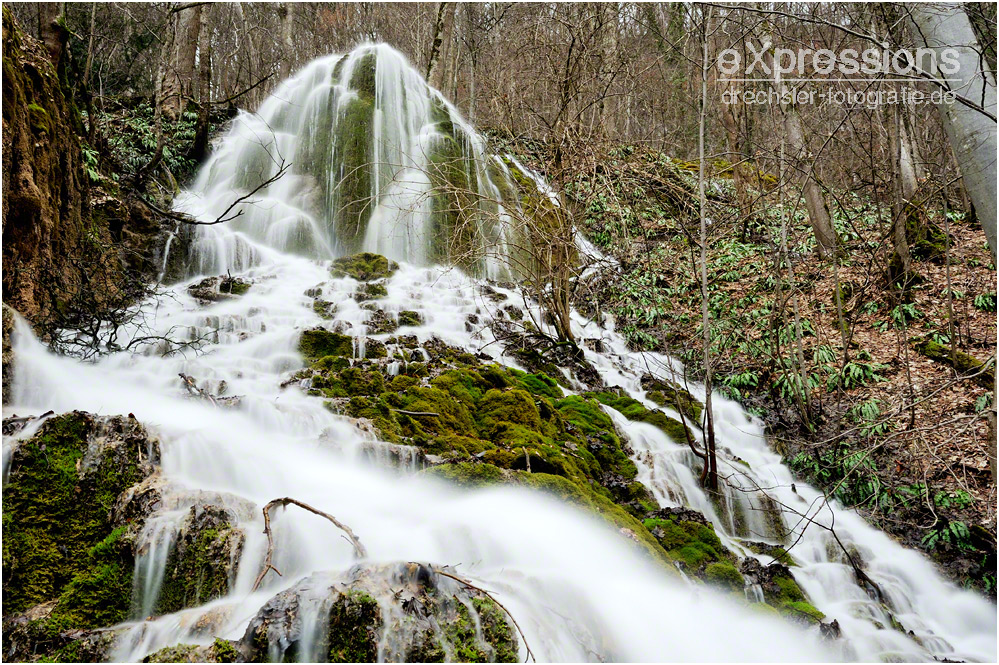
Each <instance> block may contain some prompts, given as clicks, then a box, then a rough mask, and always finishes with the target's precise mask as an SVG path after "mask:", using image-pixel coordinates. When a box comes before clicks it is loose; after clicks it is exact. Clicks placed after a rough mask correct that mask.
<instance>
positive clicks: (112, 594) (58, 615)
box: [3, 411, 159, 628]
mask: <svg viewBox="0 0 999 665" xmlns="http://www.w3.org/2000/svg"><path fill="white" fill-rule="evenodd" d="M158 458H159V445H158V443H157V442H156V440H155V439H152V438H150V437H149V435H148V434H147V433H146V431H145V429H144V428H143V427H142V426H141V425H140V424H139V423H138V422H137V421H135V420H134V419H132V418H121V417H111V418H98V417H95V416H92V415H90V414H88V413H84V412H80V411H75V412H72V413H68V414H65V415H62V416H56V417H53V418H51V419H49V420H48V421H47V422H45V423H44V424H43V425H42V427H41V429H40V430H39V431H38V433H37V434H36V435H35V436H34V437H32V438H31V439H28V440H26V441H23V442H21V443H20V444H19V445H18V446H17V447H16V448H15V449H14V451H13V453H12V455H11V462H10V476H9V481H8V483H7V484H6V485H5V486H4V490H3V536H4V537H3V570H4V579H3V591H4V593H3V614H4V616H5V617H9V616H12V615H14V614H18V613H21V612H24V611H25V610H27V609H29V608H31V607H33V606H36V605H38V604H39V603H45V602H49V601H55V604H54V606H53V608H52V611H51V614H50V616H49V618H48V620H49V621H51V622H52V623H53V625H61V626H67V627H68V626H72V627H74V628H91V627H98V626H109V625H113V624H115V623H117V622H119V621H122V620H123V619H125V618H126V617H127V616H128V612H129V609H130V604H131V591H132V569H133V566H134V559H133V557H132V550H131V543H130V542H129V537H130V535H131V534H133V533H134V527H133V528H129V527H128V526H126V525H118V524H115V523H114V522H113V521H112V518H111V514H112V508H113V507H114V506H115V504H116V502H117V500H118V498H119V496H120V495H122V494H123V493H124V492H125V491H126V490H128V489H129V488H130V487H132V486H133V485H135V484H137V483H138V482H139V481H141V480H142V479H143V478H145V477H147V476H148V475H150V474H151V473H152V472H153V470H154V466H155V464H156V463H157V460H158Z"/></svg>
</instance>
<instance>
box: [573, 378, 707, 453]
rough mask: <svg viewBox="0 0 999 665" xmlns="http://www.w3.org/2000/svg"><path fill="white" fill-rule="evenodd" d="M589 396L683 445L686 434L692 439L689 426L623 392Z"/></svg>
mask: <svg viewBox="0 0 999 665" xmlns="http://www.w3.org/2000/svg"><path fill="white" fill-rule="evenodd" d="M589 396H590V397H593V398H595V399H597V400H599V401H600V402H601V403H602V404H606V405H607V406H609V407H611V408H612V409H614V410H615V411H620V412H621V414H622V415H623V416H625V417H626V418H628V419H629V420H637V421H639V422H645V423H649V424H650V425H655V426H656V427H658V428H659V429H660V430H662V431H663V432H664V433H665V434H666V435H667V436H669V437H670V438H671V439H672V440H673V441H674V442H675V443H678V444H680V445H684V446H685V445H687V440H688V436H689V437H690V439H691V440H693V434H692V433H691V432H690V428H689V427H687V426H686V425H684V424H683V423H681V422H680V421H678V420H676V419H674V418H670V417H669V416H667V415H666V414H665V413H663V412H662V411H658V410H654V409H649V408H646V407H645V406H644V405H643V404H642V403H641V402H639V401H638V400H636V399H633V398H631V397H628V396H627V395H624V394H623V393H617V392H610V391H604V392H598V393H589Z"/></svg>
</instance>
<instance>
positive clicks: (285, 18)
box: [278, 2, 295, 80]
mask: <svg viewBox="0 0 999 665" xmlns="http://www.w3.org/2000/svg"><path fill="white" fill-rule="evenodd" d="M278 17H279V18H280V19H281V46H282V53H281V64H280V68H279V70H278V73H279V74H280V76H281V79H282V80H284V79H286V78H288V77H289V76H290V75H291V60H292V54H293V53H294V52H295V42H294V40H293V38H292V34H293V33H294V30H295V3H294V2H282V3H281V4H280V5H279V6H278Z"/></svg>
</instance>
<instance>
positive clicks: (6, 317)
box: [3, 304, 14, 433]
mask: <svg viewBox="0 0 999 665" xmlns="http://www.w3.org/2000/svg"><path fill="white" fill-rule="evenodd" d="M13 334H14V310H13V309H12V308H10V307H8V306H7V305H6V304H5V305H3V403H4V404H6V403H7V400H8V397H9V396H10V386H11V383H12V381H13V380H14V348H13V343H12V340H13V337H12V335H13ZM5 433H6V432H5Z"/></svg>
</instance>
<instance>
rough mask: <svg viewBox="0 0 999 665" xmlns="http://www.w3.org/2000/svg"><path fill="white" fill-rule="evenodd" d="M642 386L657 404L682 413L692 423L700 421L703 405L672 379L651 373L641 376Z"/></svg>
mask: <svg viewBox="0 0 999 665" xmlns="http://www.w3.org/2000/svg"><path fill="white" fill-rule="evenodd" d="M642 388H643V389H645V390H646V391H647V393H648V397H649V399H650V400H652V401H653V402H655V403H656V404H658V405H659V406H662V407H665V408H669V409H673V410H674V411H678V412H680V413H682V414H683V416H684V417H685V418H686V419H687V420H688V421H691V422H692V423H693V424H697V423H700V422H701V411H702V409H703V408H704V405H702V404H701V403H700V402H699V401H698V400H697V399H695V398H694V397H693V396H692V395H691V394H690V392H688V391H687V390H686V389H684V388H681V387H680V386H679V385H677V384H675V383H673V382H672V381H668V380H666V379H660V378H659V377H656V376H652V375H651V374H645V375H643V376H642Z"/></svg>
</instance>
